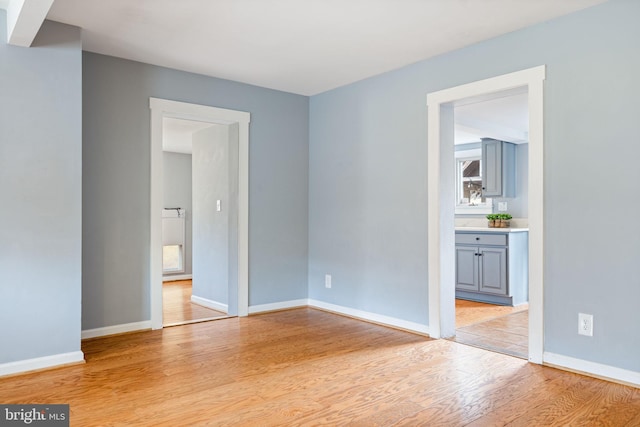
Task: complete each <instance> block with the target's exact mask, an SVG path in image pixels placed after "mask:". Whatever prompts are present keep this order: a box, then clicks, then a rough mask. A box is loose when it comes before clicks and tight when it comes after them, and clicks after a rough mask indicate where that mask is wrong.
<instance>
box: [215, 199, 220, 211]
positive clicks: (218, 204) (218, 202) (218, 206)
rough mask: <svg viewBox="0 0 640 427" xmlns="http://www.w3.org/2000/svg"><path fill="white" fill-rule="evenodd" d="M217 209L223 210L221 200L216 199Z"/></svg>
mask: <svg viewBox="0 0 640 427" xmlns="http://www.w3.org/2000/svg"><path fill="white" fill-rule="evenodd" d="M216 210H217V211H218V212H220V210H221V206H220V200H216Z"/></svg>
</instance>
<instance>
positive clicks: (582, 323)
mask: <svg viewBox="0 0 640 427" xmlns="http://www.w3.org/2000/svg"><path fill="white" fill-rule="evenodd" d="M578 334H580V335H586V336H588V337H592V336H593V314H584V313H578Z"/></svg>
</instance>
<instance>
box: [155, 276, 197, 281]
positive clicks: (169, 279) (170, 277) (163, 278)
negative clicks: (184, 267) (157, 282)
mask: <svg viewBox="0 0 640 427" xmlns="http://www.w3.org/2000/svg"><path fill="white" fill-rule="evenodd" d="M192 278H193V277H192V275H191V274H174V275H172V276H162V281H163V282H173V281H174V280H191V279H192Z"/></svg>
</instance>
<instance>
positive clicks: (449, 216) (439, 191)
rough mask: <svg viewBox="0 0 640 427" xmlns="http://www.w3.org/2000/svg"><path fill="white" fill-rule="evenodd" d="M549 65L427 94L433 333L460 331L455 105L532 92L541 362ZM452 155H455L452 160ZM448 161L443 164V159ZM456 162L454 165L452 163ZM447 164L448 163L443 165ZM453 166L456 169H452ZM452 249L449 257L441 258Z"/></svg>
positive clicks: (533, 315) (532, 284) (536, 344)
mask: <svg viewBox="0 0 640 427" xmlns="http://www.w3.org/2000/svg"><path fill="white" fill-rule="evenodd" d="M545 73H546V69H545V66H544V65H541V66H538V67H534V68H529V69H526V70H522V71H517V72H514V73H510V74H505V75H502V76H497V77H493V78H490V79H486V80H481V81H477V82H473V83H468V84H465V85H461V86H456V87H453V88H450V89H445V90H441V91H438V92H433V93H430V94H428V95H427V107H428V121H429V128H428V150H427V153H428V179H429V182H428V203H429V207H428V212H427V219H428V231H429V242H428V247H429V264H428V265H429V334H430V335H431V336H432V337H434V338H440V337H449V336H453V335H454V333H455V305H454V302H452V301H451V298H450V295H451V294H453V293H454V292H455V270H454V268H455V266H454V257H453V252H452V251H453V248H454V246H455V244H454V242H455V241H454V239H455V234H454V221H453V217H454V206H453V203H448V202H447V201H448V196H447V194H448V193H451V188H453V187H452V186H449V185H448V184H449V183H450V182H451V181H452V179H453V173H454V172H453V171H454V167H453V163H452V162H453V161H454V160H453V155H451V156H449V155H448V154H452V153H453V145H452V144H453V141H452V140H453V108H452V107H453V105H454V103H455V102H456V101H461V100H464V99H467V98H472V97H479V96H483V95H486V94H491V93H495V92H501V91H505V90H509V89H514V88H518V87H527V88H528V93H529V361H531V362H533V363H542V354H543V346H544V337H543V332H544V329H543V326H544V323H543V289H544V286H543V285H544V259H543V254H544V250H543V248H544V227H543V220H544V205H543V202H544V163H543V162H544V134H543V131H544V114H543V112H544V109H543V95H544V94H543V92H544V91H543V83H544V79H545ZM449 157H450V159H449ZM443 161H444V163H443ZM450 162H451V163H452V164H451V165H449V163H450ZM443 165H444V166H443ZM449 166H451V167H449ZM449 252H451V255H450V256H442V254H443V253H445V254H446V253H449Z"/></svg>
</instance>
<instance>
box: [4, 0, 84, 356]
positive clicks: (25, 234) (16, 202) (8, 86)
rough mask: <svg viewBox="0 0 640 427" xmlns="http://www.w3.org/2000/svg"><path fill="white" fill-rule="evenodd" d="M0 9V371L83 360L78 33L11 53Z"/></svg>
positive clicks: (43, 34) (51, 30)
mask: <svg viewBox="0 0 640 427" xmlns="http://www.w3.org/2000/svg"><path fill="white" fill-rule="evenodd" d="M6 34H7V28H6V12H5V11H4V10H1V9H0V200H2V206H1V207H0V242H2V244H0V271H2V276H1V277H2V278H1V279H0V325H2V326H0V343H1V344H0V364H2V363H7V362H13V361H18V360H24V359H31V358H36V357H43V356H51V355H55V354H62V353H70V352H77V351H80V292H81V289H80V271H81V262H80V260H81V242H82V241H81V215H82V213H81V183H82V170H81V168H82V163H81V152H82V139H81V138H82V135H81V126H82V95H81V89H82V87H81V78H82V76H81V61H82V51H81V46H80V29H79V28H76V27H71V26H68V25H63V24H58V23H54V22H48V21H46V22H45V23H44V25H43V27H42V29H41V30H40V33H39V34H38V36H37V37H36V39H35V41H34V45H33V47H32V48H29V49H27V48H22V47H16V46H8V45H7V44H6V42H7V41H6Z"/></svg>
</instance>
